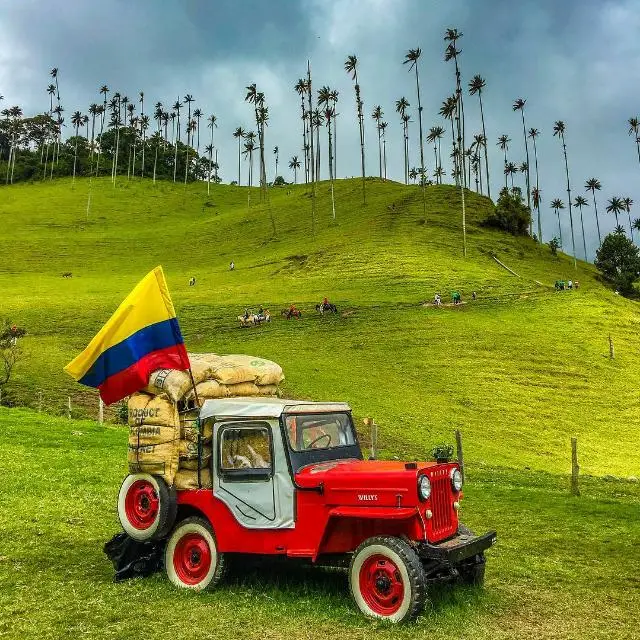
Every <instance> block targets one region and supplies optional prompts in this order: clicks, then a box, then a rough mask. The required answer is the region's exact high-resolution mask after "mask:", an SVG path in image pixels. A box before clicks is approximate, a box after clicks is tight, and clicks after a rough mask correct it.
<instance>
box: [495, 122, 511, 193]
mask: <svg viewBox="0 0 640 640" xmlns="http://www.w3.org/2000/svg"><path fill="white" fill-rule="evenodd" d="M510 142H511V138H509V136H508V135H506V134H504V133H503V134H502V135H501V136H500V137H499V138H498V146H499V147H500V150H501V151H504V169H505V171H504V186H505V188H506V187H507V175H508V172H507V153H508V151H509V143H510Z"/></svg>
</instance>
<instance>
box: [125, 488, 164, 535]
mask: <svg viewBox="0 0 640 640" xmlns="http://www.w3.org/2000/svg"><path fill="white" fill-rule="evenodd" d="M159 508H160V500H159V499H158V494H157V493H156V490H155V488H154V486H153V485H152V484H151V483H150V482H149V481H148V480H136V481H135V482H134V483H133V484H132V485H131V486H130V487H129V489H128V490H127V495H126V498H125V501H124V510H125V513H126V516H127V520H128V522H129V524H130V525H131V526H132V527H135V528H136V529H140V530H144V529H148V528H149V527H150V526H151V525H152V524H153V523H154V522H155V521H156V518H157V516H158V510H159Z"/></svg>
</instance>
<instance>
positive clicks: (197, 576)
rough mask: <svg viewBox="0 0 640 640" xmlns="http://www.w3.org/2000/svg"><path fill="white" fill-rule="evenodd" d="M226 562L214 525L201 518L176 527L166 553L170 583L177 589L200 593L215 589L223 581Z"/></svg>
mask: <svg viewBox="0 0 640 640" xmlns="http://www.w3.org/2000/svg"><path fill="white" fill-rule="evenodd" d="M225 560H226V559H225V556H224V555H223V554H221V553H219V552H218V547H217V544H216V539H215V536H214V534H213V529H212V528H211V525H210V524H209V523H208V522H207V521H206V520H204V519H203V518H198V517H193V518H186V519H185V520H182V522H179V523H178V524H177V525H176V527H175V529H174V530H173V533H172V534H171V537H170V538H169V541H168V542H167V546H166V549H165V552H164V566H165V571H166V572H167V577H168V578H169V580H170V581H171V582H172V583H173V584H174V585H176V586H177V587H181V588H183V589H194V590H196V591H200V590H202V589H206V588H207V587H213V586H215V585H216V584H217V583H218V582H219V581H220V580H221V579H222V577H223V576H224V573H225V570H226V561H225Z"/></svg>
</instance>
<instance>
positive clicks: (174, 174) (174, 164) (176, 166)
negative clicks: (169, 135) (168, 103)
mask: <svg viewBox="0 0 640 640" xmlns="http://www.w3.org/2000/svg"><path fill="white" fill-rule="evenodd" d="M178 100H180V98H178ZM176 121H177V122H176V136H175V140H174V142H175V147H176V148H175V152H174V155H173V181H174V182H175V181H176V173H177V170H178V142H179V141H180V111H179V110H177V109H176Z"/></svg>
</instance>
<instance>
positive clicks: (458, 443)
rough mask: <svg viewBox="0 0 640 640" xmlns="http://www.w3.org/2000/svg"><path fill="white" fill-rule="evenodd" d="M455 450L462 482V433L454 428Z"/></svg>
mask: <svg viewBox="0 0 640 640" xmlns="http://www.w3.org/2000/svg"><path fill="white" fill-rule="evenodd" d="M456 451H457V454H458V464H459V465H460V473H461V474H462V482H464V456H463V454H462V434H461V433H460V430H459V429H456Z"/></svg>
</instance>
